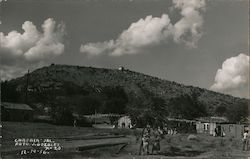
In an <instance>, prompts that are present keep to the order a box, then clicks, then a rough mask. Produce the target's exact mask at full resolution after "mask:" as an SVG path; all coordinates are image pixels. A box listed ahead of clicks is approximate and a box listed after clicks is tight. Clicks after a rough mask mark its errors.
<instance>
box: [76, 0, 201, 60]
mask: <svg viewBox="0 0 250 159" xmlns="http://www.w3.org/2000/svg"><path fill="white" fill-rule="evenodd" d="M205 5H206V3H205V0H188V1H187V0H173V8H174V9H177V10H180V12H181V16H182V17H181V19H180V20H179V21H177V22H176V23H175V24H172V23H171V20H170V18H169V16H168V15H167V14H162V15H161V17H153V16H151V15H149V16H146V17H145V18H144V19H140V20H138V21H137V22H134V23H132V24H131V25H130V26H129V28H128V29H126V30H124V31H123V32H122V33H121V34H120V35H119V36H118V38H117V39H115V40H113V39H112V40H109V41H104V42H97V43H86V44H82V45H81V47H80V52H83V53H88V54H90V55H99V54H101V53H105V52H106V53H108V54H110V55H114V56H119V55H123V54H136V53H139V52H140V50H141V49H145V48H147V47H149V46H155V45H159V44H164V43H167V42H168V41H169V40H173V41H174V42H176V43H184V44H185V45H186V46H188V47H196V45H197V42H198V40H199V39H200V38H201V36H202V32H201V28H202V25H203V18H202V16H201V14H200V12H201V11H204V10H205Z"/></svg>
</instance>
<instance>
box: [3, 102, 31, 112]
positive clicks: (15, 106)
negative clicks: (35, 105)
mask: <svg viewBox="0 0 250 159" xmlns="http://www.w3.org/2000/svg"><path fill="white" fill-rule="evenodd" d="M1 106H2V107H4V108H6V109H19V110H33V109H32V108H31V107H30V106H29V105H27V104H20V103H7V102H2V103H1Z"/></svg>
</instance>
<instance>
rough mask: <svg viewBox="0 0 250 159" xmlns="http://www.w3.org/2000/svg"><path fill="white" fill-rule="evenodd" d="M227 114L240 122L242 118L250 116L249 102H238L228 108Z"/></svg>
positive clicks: (231, 118) (229, 117)
mask: <svg viewBox="0 0 250 159" xmlns="http://www.w3.org/2000/svg"><path fill="white" fill-rule="evenodd" d="M226 116H227V118H228V119H229V121H231V122H239V121H240V120H241V119H242V118H246V117H247V116H248V103H247V101H246V102H238V103H237V104H234V105H232V106H231V107H229V108H228V110H227V112H226Z"/></svg>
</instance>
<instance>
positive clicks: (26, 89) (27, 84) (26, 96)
mask: <svg viewBox="0 0 250 159" xmlns="http://www.w3.org/2000/svg"><path fill="white" fill-rule="evenodd" d="M29 76H30V70H28V74H27V77H26V88H25V103H26V104H27V103H28V87H29Z"/></svg>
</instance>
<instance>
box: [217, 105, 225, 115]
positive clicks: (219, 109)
mask: <svg viewBox="0 0 250 159" xmlns="http://www.w3.org/2000/svg"><path fill="white" fill-rule="evenodd" d="M215 112H216V113H217V114H218V115H220V116H223V115H224V114H225V113H226V112H227V108H226V107H225V106H219V107H217V108H216V109H215Z"/></svg>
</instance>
